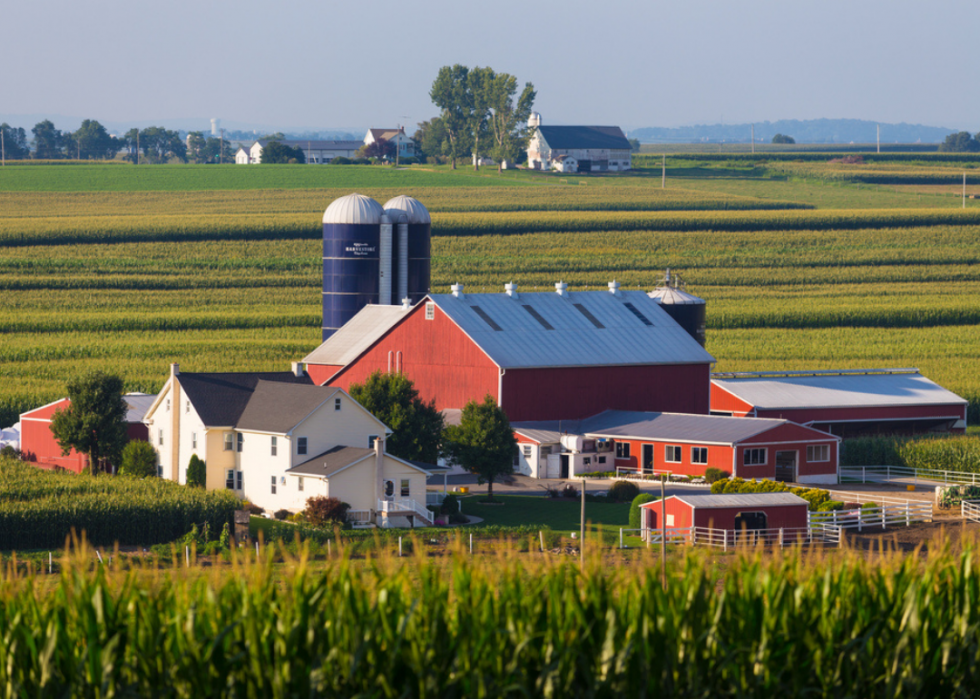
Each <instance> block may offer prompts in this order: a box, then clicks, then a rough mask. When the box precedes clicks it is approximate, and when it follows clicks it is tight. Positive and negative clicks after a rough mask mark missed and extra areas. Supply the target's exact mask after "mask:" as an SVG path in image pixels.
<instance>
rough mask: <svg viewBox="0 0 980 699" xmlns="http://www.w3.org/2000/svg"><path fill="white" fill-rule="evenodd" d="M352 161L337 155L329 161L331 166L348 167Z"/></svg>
mask: <svg viewBox="0 0 980 699" xmlns="http://www.w3.org/2000/svg"><path fill="white" fill-rule="evenodd" d="M352 162H353V161H352V160H351V159H350V158H345V157H344V156H342V155H338V156H337V157H336V158H334V159H333V160H331V161H330V164H331V165H350V164H351V163H352Z"/></svg>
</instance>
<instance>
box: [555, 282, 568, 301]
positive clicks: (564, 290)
mask: <svg viewBox="0 0 980 699" xmlns="http://www.w3.org/2000/svg"><path fill="white" fill-rule="evenodd" d="M555 293H556V294H558V295H559V296H561V297H562V298H568V284H566V283H565V282H555Z"/></svg>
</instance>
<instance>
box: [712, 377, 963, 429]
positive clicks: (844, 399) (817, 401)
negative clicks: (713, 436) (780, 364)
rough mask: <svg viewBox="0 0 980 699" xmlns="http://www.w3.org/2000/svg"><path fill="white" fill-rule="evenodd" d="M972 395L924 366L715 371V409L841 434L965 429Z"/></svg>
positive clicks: (715, 410)
mask: <svg viewBox="0 0 980 699" xmlns="http://www.w3.org/2000/svg"><path fill="white" fill-rule="evenodd" d="M966 408H967V401H966V400H964V399H963V398H960V397H959V396H958V395H956V394H955V393H952V392H951V391H947V390H946V389H945V388H943V387H942V386H940V385H938V384H936V383H935V382H933V381H930V380H929V379H927V378H926V377H924V376H922V375H921V374H919V372H918V370H917V369H855V370H845V371H812V372H805V371H789V372H756V373H732V374H713V375H712V377H711V413H712V414H713V415H731V416H735V417H767V418H784V419H787V420H792V421H793V422H797V423H799V424H802V425H809V426H812V427H815V428H817V429H819V430H823V431H825V432H830V433H832V434H835V435H838V436H841V437H857V436H861V435H868V434H917V433H925V432H953V433H963V432H965V431H966Z"/></svg>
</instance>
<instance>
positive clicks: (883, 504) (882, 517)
mask: <svg viewBox="0 0 980 699" xmlns="http://www.w3.org/2000/svg"><path fill="white" fill-rule="evenodd" d="M887 507H888V506H887V505H886V504H885V503H881V528H882V529H885V528H886V527H885V514H886V513H887V512H888V510H887V509H886V508H887Z"/></svg>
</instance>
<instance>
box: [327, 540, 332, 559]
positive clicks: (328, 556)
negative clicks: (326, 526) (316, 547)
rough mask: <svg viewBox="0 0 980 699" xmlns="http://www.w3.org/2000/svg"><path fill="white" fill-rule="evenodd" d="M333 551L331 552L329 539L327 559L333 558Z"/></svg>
mask: <svg viewBox="0 0 980 699" xmlns="http://www.w3.org/2000/svg"><path fill="white" fill-rule="evenodd" d="M332 554H333V551H331V550H330V539H327V558H333V555H332Z"/></svg>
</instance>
